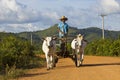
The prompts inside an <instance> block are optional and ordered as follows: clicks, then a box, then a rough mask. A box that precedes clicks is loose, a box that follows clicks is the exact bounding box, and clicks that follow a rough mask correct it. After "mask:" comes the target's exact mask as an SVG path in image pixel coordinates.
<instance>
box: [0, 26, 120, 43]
mask: <svg viewBox="0 0 120 80" xmlns="http://www.w3.org/2000/svg"><path fill="white" fill-rule="evenodd" d="M79 33H80V34H83V35H84V36H85V39H86V40H88V41H89V42H90V41H93V40H95V39H100V38H102V30H101V29H100V28H96V27H89V28H85V29H78V28H75V27H70V29H69V35H68V37H69V38H74V37H75V36H76V35H77V34H79ZM31 34H32V39H33V42H35V43H39V42H41V38H42V37H46V36H53V35H56V36H57V37H58V31H57V24H55V25H54V26H51V27H49V28H48V29H45V30H39V31H34V32H21V33H3V32H1V33H0V38H3V37H5V36H9V35H14V36H17V37H20V38H22V39H25V40H30V39H31ZM3 35H4V36H3ZM105 38H110V39H118V38H120V31H109V30H105Z"/></svg>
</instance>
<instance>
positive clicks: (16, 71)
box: [0, 55, 45, 80]
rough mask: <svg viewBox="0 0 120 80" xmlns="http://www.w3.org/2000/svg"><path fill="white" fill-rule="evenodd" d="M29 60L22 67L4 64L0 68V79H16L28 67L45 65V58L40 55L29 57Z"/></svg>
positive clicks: (27, 69)
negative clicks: (1, 68)
mask: <svg viewBox="0 0 120 80" xmlns="http://www.w3.org/2000/svg"><path fill="white" fill-rule="evenodd" d="M30 60H31V62H30V64H28V65H25V66H24V67H22V68H16V66H15V65H13V66H12V67H9V66H8V65H6V68H5V69H4V70H1V73H0V80H18V79H19V77H22V76H24V75H25V74H26V73H27V72H28V71H29V70H30V69H32V68H38V67H43V66H44V65H45V58H44V57H41V56H40V55H37V56H34V57H31V59H30Z"/></svg>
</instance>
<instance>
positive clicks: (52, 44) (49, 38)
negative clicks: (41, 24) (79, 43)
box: [43, 37, 57, 48]
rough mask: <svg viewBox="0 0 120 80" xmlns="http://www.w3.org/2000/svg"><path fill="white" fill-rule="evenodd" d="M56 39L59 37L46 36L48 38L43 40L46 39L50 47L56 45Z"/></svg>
mask: <svg viewBox="0 0 120 80" xmlns="http://www.w3.org/2000/svg"><path fill="white" fill-rule="evenodd" d="M56 39H57V38H56V37H46V38H43V40H44V42H45V44H46V46H48V48H51V47H53V46H54V44H55V40H56Z"/></svg>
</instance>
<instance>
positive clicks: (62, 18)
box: [60, 16, 68, 21]
mask: <svg viewBox="0 0 120 80" xmlns="http://www.w3.org/2000/svg"><path fill="white" fill-rule="evenodd" d="M60 20H61V21H62V20H65V21H67V20H68V18H67V17H65V16H62V17H61V18H60Z"/></svg>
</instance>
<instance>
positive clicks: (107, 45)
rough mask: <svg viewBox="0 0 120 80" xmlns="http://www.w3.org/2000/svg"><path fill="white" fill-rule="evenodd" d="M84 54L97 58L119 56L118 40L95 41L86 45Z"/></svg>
mask: <svg viewBox="0 0 120 80" xmlns="http://www.w3.org/2000/svg"><path fill="white" fill-rule="evenodd" d="M85 53H86V54H88V55H99V56H120V39H118V40H111V39H105V40H103V39H100V40H95V41H93V42H91V43H89V44H88V45H87V47H86V49H85Z"/></svg>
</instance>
